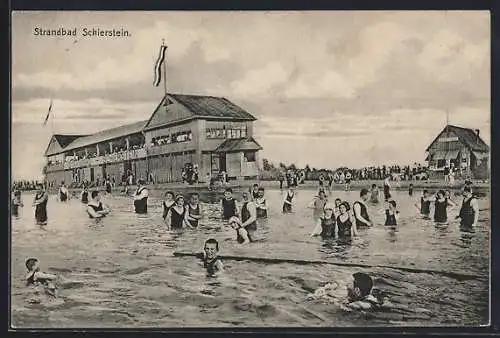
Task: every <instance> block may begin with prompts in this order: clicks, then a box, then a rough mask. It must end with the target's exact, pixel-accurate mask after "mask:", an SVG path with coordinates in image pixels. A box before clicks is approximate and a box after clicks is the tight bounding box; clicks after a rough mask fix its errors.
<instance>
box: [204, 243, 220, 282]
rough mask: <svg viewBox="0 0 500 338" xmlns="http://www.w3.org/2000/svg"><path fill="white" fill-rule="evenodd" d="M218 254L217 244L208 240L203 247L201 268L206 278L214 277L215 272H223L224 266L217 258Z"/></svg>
mask: <svg viewBox="0 0 500 338" xmlns="http://www.w3.org/2000/svg"><path fill="white" fill-rule="evenodd" d="M218 253H219V242H217V240H216V239H214V238H209V239H207V240H206V241H205V245H204V246H203V267H204V268H205V269H206V270H207V276H208V277H215V276H216V274H217V272H223V271H224V265H223V264H222V262H221V260H220V259H219V257H218V256H217V255H218Z"/></svg>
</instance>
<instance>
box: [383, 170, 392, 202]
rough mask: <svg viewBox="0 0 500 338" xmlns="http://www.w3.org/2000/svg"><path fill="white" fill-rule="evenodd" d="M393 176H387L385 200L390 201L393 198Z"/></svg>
mask: <svg viewBox="0 0 500 338" xmlns="http://www.w3.org/2000/svg"><path fill="white" fill-rule="evenodd" d="M390 179H391V175H387V176H386V178H385V180H384V200H385V201H388V200H389V199H390V198H391V185H390V183H389V181H390Z"/></svg>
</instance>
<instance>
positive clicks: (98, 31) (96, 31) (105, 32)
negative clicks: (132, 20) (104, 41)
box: [33, 27, 131, 38]
mask: <svg viewBox="0 0 500 338" xmlns="http://www.w3.org/2000/svg"><path fill="white" fill-rule="evenodd" d="M33 35H34V36H40V37H64V36H68V37H90V38H91V37H100V38H115V37H117V38H121V37H129V36H131V34H130V32H129V31H128V30H127V29H124V28H100V27H81V28H76V27H75V28H64V27H59V28H42V27H35V28H33Z"/></svg>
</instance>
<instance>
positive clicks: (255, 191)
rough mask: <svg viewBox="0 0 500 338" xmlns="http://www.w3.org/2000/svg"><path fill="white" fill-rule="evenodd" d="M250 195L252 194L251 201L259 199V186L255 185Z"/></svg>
mask: <svg viewBox="0 0 500 338" xmlns="http://www.w3.org/2000/svg"><path fill="white" fill-rule="evenodd" d="M250 193H251V194H252V199H253V200H255V199H256V198H258V197H259V185H258V184H257V183H255V184H254V185H253V187H252V189H251V190H250Z"/></svg>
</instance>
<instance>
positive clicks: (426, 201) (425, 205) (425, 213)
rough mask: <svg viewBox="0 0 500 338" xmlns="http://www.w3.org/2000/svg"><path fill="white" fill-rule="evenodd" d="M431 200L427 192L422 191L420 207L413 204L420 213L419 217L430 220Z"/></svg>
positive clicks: (425, 190)
mask: <svg viewBox="0 0 500 338" xmlns="http://www.w3.org/2000/svg"><path fill="white" fill-rule="evenodd" d="M432 200H433V199H432V197H431V196H430V194H429V191H428V190H427V189H424V190H423V191H422V196H421V197H420V205H419V204H415V208H417V210H418V211H420V215H421V216H422V218H424V219H430V214H431V202H432Z"/></svg>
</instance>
